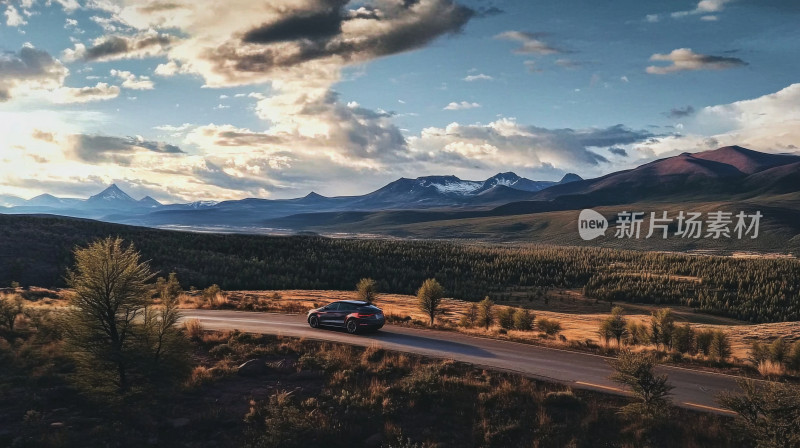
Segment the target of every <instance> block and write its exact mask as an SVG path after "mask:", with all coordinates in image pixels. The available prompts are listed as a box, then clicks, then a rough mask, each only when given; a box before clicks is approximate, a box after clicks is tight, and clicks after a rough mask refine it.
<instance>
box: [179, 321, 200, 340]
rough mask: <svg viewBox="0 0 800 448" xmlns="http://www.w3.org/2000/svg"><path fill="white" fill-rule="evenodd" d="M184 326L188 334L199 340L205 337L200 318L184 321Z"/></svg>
mask: <svg viewBox="0 0 800 448" xmlns="http://www.w3.org/2000/svg"><path fill="white" fill-rule="evenodd" d="M183 328H184V329H185V330H186V336H189V338H191V339H193V340H195V341H199V340H200V339H201V338H202V337H203V331H205V330H204V329H203V325H202V324H201V323H200V321H199V320H198V319H189V320H187V321H185V322H184V323H183Z"/></svg>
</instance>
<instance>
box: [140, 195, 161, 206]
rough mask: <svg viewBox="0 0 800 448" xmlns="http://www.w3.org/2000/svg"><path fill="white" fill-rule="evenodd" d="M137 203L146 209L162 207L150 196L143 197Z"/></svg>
mask: <svg viewBox="0 0 800 448" xmlns="http://www.w3.org/2000/svg"><path fill="white" fill-rule="evenodd" d="M139 203H140V204H142V205H144V206H147V207H160V206H162V205H163V204H162V203H160V202H158V201H156V200H155V199H153V198H152V197H150V196H145V197H143V198H142V199H140V200H139Z"/></svg>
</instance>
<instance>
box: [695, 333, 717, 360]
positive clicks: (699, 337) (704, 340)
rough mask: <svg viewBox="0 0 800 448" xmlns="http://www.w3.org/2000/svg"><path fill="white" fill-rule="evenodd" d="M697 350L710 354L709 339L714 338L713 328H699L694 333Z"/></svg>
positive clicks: (706, 354)
mask: <svg viewBox="0 0 800 448" xmlns="http://www.w3.org/2000/svg"><path fill="white" fill-rule="evenodd" d="M694 339H695V344H696V345H697V351H698V352H700V353H702V354H703V355H705V356H711V341H713V340H714V330H700V331H697V332H696V334H695V338H694Z"/></svg>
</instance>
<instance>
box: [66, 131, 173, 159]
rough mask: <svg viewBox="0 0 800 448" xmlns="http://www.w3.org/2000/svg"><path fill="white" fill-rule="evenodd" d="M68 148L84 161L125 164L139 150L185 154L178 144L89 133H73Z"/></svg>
mask: <svg viewBox="0 0 800 448" xmlns="http://www.w3.org/2000/svg"><path fill="white" fill-rule="evenodd" d="M68 150H69V151H70V152H71V154H72V155H73V156H74V157H75V158H77V159H79V160H81V161H83V162H89V163H116V164H120V165H123V166H125V165H130V163H131V160H132V156H134V155H135V154H136V153H139V152H154V153H159V154H183V151H182V150H181V149H180V148H179V147H177V146H174V145H170V144H167V143H163V142H155V141H148V140H145V139H143V138H141V137H127V138H121V137H111V136H106V135H87V134H75V135H71V136H70V137H69V143H68Z"/></svg>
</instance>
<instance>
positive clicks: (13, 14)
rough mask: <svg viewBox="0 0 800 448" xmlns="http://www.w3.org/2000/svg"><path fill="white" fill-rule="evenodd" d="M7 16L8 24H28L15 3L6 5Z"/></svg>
mask: <svg viewBox="0 0 800 448" xmlns="http://www.w3.org/2000/svg"><path fill="white" fill-rule="evenodd" d="M5 16H6V25H8V26H23V25H27V24H28V22H26V21H25V19H24V18H23V17H22V15H20V13H19V11H17V8H15V7H14V5H8V6H7V7H6V12H5Z"/></svg>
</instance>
